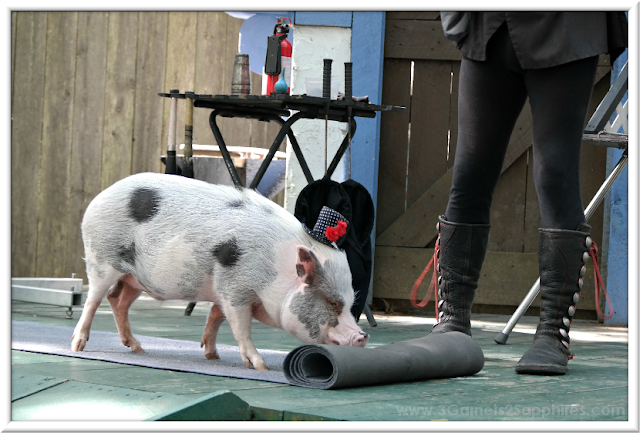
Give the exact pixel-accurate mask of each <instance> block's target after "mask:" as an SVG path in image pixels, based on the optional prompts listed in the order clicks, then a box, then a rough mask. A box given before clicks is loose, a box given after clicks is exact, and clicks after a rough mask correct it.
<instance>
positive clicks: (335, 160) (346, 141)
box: [325, 118, 356, 179]
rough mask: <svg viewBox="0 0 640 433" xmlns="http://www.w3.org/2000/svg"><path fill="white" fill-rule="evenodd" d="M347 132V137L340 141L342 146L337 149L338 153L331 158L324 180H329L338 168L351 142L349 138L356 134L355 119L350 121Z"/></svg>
mask: <svg viewBox="0 0 640 433" xmlns="http://www.w3.org/2000/svg"><path fill="white" fill-rule="evenodd" d="M349 131H350V132H349V133H347V135H346V136H345V137H344V140H342V144H341V145H340V148H338V152H336V155H335V156H334V157H333V160H332V161H331V165H330V166H329V169H328V170H327V174H326V175H325V179H329V178H331V176H332V175H333V172H334V171H335V170H336V168H337V167H338V164H339V163H340V160H341V159H342V156H343V155H344V152H345V151H346V150H347V147H349V143H350V141H351V140H350V137H352V136H353V135H354V134H355V133H356V119H354V118H352V119H351V126H350V128H349Z"/></svg>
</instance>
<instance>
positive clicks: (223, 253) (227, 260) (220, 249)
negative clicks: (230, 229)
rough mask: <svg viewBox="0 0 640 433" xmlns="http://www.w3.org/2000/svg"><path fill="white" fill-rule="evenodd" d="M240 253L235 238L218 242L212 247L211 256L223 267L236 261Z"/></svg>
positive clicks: (229, 265)
mask: <svg viewBox="0 0 640 433" xmlns="http://www.w3.org/2000/svg"><path fill="white" fill-rule="evenodd" d="M241 254H242V251H240V247H238V242H237V241H236V239H235V238H232V239H229V240H228V241H226V242H223V243H221V244H218V245H216V246H215V247H214V249H213V256H214V257H215V258H216V260H218V262H219V263H220V264H221V265H222V266H225V267H231V266H234V265H235V264H236V263H238V259H239V258H240V255H241Z"/></svg>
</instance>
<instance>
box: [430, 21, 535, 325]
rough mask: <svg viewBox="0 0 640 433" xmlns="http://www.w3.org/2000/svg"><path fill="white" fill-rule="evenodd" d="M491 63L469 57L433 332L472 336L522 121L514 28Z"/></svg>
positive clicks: (491, 54)
mask: <svg viewBox="0 0 640 433" xmlns="http://www.w3.org/2000/svg"><path fill="white" fill-rule="evenodd" d="M487 56H488V58H487V60H486V61H484V62H476V61H472V60H468V59H465V58H463V59H462V64H461V66H460V78H459V83H460V84H459V93H458V142H457V147H456V155H455V163H454V167H453V170H454V171H453V181H452V187H451V192H450V196H449V204H448V206H447V210H446V212H445V215H443V216H441V217H440V218H439V222H438V230H439V235H438V241H437V242H438V254H439V256H438V260H439V263H438V265H439V269H438V272H439V273H440V276H439V278H438V287H439V288H438V296H439V298H440V302H439V303H438V306H439V309H440V313H439V314H440V316H439V322H438V324H437V325H436V326H435V327H434V329H433V330H432V332H433V333H442V332H449V331H460V332H464V333H466V334H469V335H470V334H471V324H470V316H471V306H472V304H473V297H474V294H475V289H476V288H477V287H478V278H479V277H480V269H481V267H482V263H483V261H484V257H485V254H486V251H487V242H488V239H489V230H490V225H489V216H490V207H491V197H492V195H493V191H494V189H495V186H496V183H497V182H498V179H499V177H500V172H501V170H502V163H503V160H504V155H505V152H506V149H507V145H508V143H509V137H510V136H511V132H512V130H513V127H514V125H515V122H516V120H517V118H518V115H519V114H520V111H521V110H522V107H523V105H524V102H525V100H526V91H525V86H524V82H523V80H522V70H521V68H520V65H519V63H518V60H517V58H516V56H515V52H514V51H513V46H512V45H511V40H510V38H509V34H508V31H507V28H506V26H503V27H501V28H500V29H499V30H498V31H497V32H496V34H495V35H494V37H493V38H492V39H491V40H490V42H489V45H488V49H487Z"/></svg>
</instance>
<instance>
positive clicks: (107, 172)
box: [11, 11, 277, 278]
mask: <svg viewBox="0 0 640 433" xmlns="http://www.w3.org/2000/svg"><path fill="white" fill-rule="evenodd" d="M242 22H243V20H240V19H236V18H233V17H231V16H229V15H227V14H226V13H224V12H22V11H20V12H12V13H11V44H12V55H11V68H12V95H13V99H12V108H11V115H12V126H11V156H12V158H11V170H12V178H11V197H12V199H11V274H12V276H14V277H69V276H71V273H72V272H74V273H76V274H77V275H78V277H82V278H85V275H86V274H85V270H84V262H83V261H82V256H83V247H82V239H81V234H80V222H81V220H82V215H83V214H84V211H85V209H86V207H87V205H88V204H89V202H90V201H91V200H92V199H93V198H94V197H95V196H96V195H97V194H98V193H99V192H100V191H101V190H102V189H104V188H106V187H107V186H109V185H111V184H112V183H114V182H115V181H117V180H119V179H122V178H123V177H126V176H128V175H130V174H133V173H139V172H144V171H154V172H162V171H163V166H162V164H161V162H160V156H161V154H163V153H164V152H165V149H166V142H167V130H168V126H167V122H168V112H169V105H168V100H167V99H161V98H160V97H158V96H157V93H158V92H168V91H169V90H170V89H179V90H180V91H181V92H184V91H195V92H196V93H208V94H228V93H229V91H230V87H231V72H232V68H233V61H234V56H235V53H236V52H237V48H238V35H239V29H240V25H241V24H242ZM251 61H252V62H262V61H264V60H263V59H251ZM261 79H262V77H261V76H260V75H257V74H252V88H253V93H256V94H259V93H260V91H261ZM179 107H180V109H179V114H178V124H179V125H180V123H181V122H182V121H183V119H184V105H183V104H179ZM209 112H210V111H209V110H202V109H197V110H195V113H194V143H198V144H215V140H214V139H213V135H212V134H211V130H210V128H209V123H208V115H209ZM220 127H221V129H222V130H223V134H224V136H225V139H226V141H227V144H228V145H230V146H233V145H236V146H238V145H239V146H255V147H268V146H269V145H270V144H271V142H272V140H273V138H275V135H276V133H277V127H276V125H272V124H269V123H264V122H258V121H250V120H246V119H242V120H238V119H220ZM181 130H182V129H181V128H180V126H179V128H178V131H179V132H178V142H179V143H180V142H181V141H182V137H183V136H182V133H181Z"/></svg>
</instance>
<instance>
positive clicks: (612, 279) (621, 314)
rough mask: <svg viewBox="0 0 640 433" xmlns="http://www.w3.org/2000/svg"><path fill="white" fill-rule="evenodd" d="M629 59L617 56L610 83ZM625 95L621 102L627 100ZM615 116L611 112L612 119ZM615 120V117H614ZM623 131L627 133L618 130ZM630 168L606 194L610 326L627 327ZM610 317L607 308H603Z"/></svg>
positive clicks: (612, 155) (613, 153) (614, 153)
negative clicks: (611, 313)
mask: <svg viewBox="0 0 640 433" xmlns="http://www.w3.org/2000/svg"><path fill="white" fill-rule="evenodd" d="M627 60H628V51H625V52H624V54H622V55H620V57H618V59H617V60H616V61H615V63H614V64H613V69H612V71H611V83H612V84H613V81H614V80H615V79H616V78H617V76H618V74H620V70H621V69H622V66H624V64H625V62H626V61H627ZM626 98H627V95H625V97H624V99H623V101H626ZM615 115H616V114H615V113H614V116H615ZM614 118H615V117H614ZM617 132H626V133H628V132H629V131H617ZM622 153H623V151H622V150H621V149H608V150H607V160H608V162H609V164H607V165H608V172H607V175H608V174H609V173H610V172H611V170H612V169H613V167H614V166H615V164H616V163H617V162H618V160H619V159H620V156H622ZM628 189H629V166H628V165H627V167H625V169H624V170H623V171H622V173H621V174H620V176H619V177H618V179H616V181H615V182H614V184H613V186H612V187H611V192H610V193H609V197H608V200H609V204H608V205H607V206H606V207H605V211H607V208H608V209H610V210H609V212H610V213H609V218H608V220H609V226H608V227H604V229H605V232H606V231H607V229H608V230H609V240H608V243H609V248H608V256H607V281H605V285H606V287H607V292H608V293H609V298H611V302H612V304H613V310H614V312H613V315H612V316H611V318H610V319H607V320H605V321H604V323H605V325H609V326H628V325H629V194H628ZM605 314H609V308H608V307H607V308H606V309H605Z"/></svg>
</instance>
